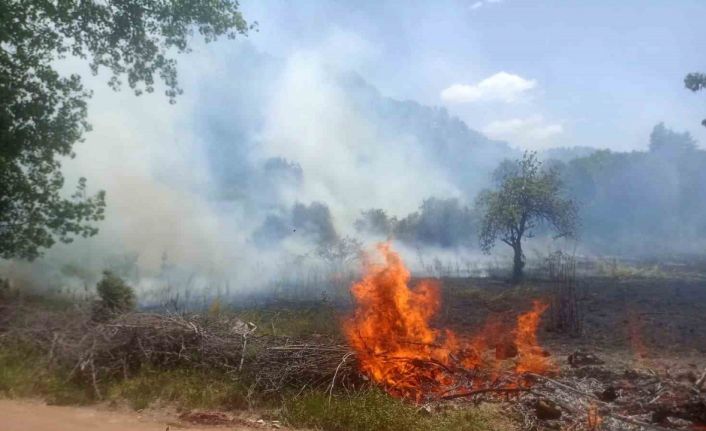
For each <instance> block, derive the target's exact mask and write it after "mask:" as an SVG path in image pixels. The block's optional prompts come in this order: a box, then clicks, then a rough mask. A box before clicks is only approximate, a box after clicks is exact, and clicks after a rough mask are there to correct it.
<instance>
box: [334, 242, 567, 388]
mask: <svg viewBox="0 0 706 431" xmlns="http://www.w3.org/2000/svg"><path fill="white" fill-rule="evenodd" d="M377 251H378V253H379V256H378V257H380V258H381V259H382V261H379V260H376V259H375V256H367V257H366V259H365V262H364V269H365V274H364V276H363V278H362V280H361V281H360V282H358V283H356V284H354V285H353V287H352V289H351V292H352V294H353V296H354V298H355V302H356V309H355V311H354V313H353V315H352V316H351V317H350V318H349V319H348V320H346V321H345V324H344V332H345V335H346V339H347V340H348V343H349V344H350V346H351V347H352V348H353V349H354V350H355V352H356V354H357V357H358V361H359V363H360V368H361V370H362V371H363V372H364V373H365V374H367V375H368V376H370V377H371V378H372V379H373V380H374V381H375V382H377V383H379V384H380V385H382V386H383V387H384V388H385V389H386V390H387V391H388V392H389V393H390V394H392V395H395V396H400V397H404V398H411V399H414V400H416V401H422V400H424V399H426V398H429V397H431V396H433V397H438V396H446V397H453V396H454V395H457V394H461V393H466V392H468V391H470V390H481V389H482V390H486V389H491V388H493V389H499V390H503V389H515V388H520V387H523V386H525V385H527V384H528V381H527V380H525V379H523V378H522V375H523V373H525V372H532V373H538V374H541V373H546V372H549V371H551V370H552V369H553V365H552V363H551V361H550V359H549V358H548V356H547V354H546V353H545V352H544V350H543V349H542V348H541V347H540V346H539V344H538V341H537V326H538V324H539V320H540V318H541V315H542V313H544V311H545V310H546V309H547V305H546V304H545V303H542V302H540V301H534V303H533V307H532V309H531V310H530V311H528V312H526V313H524V314H521V315H519V316H518V317H517V325H516V327H515V328H513V329H505V328H499V327H498V326H497V325H491V324H487V325H485V326H484V328H485V330H481V331H480V332H478V333H476V334H461V335H459V334H456V333H455V332H454V331H452V330H450V329H439V328H435V327H433V325H432V321H433V318H434V317H435V315H436V314H437V312H438V311H439V307H440V305H441V298H440V291H439V286H438V284H437V283H436V282H434V281H430V280H422V281H420V282H419V283H417V285H416V286H414V287H410V279H411V275H410V272H409V270H408V269H407V268H406V267H405V265H404V262H403V261H402V259H401V258H400V255H399V254H397V253H396V252H395V251H394V250H392V248H391V245H390V244H389V243H382V244H379V245H378V247H377ZM509 338H510V339H512V340H513V341H512V342H511V344H510V346H507V345H506V344H503V340H507V339H509ZM492 348H494V349H495V350H494V353H493V354H491V349H492ZM505 359H508V360H511V361H506V360H505ZM508 362H510V363H508ZM510 369H514V373H508V370H510Z"/></svg>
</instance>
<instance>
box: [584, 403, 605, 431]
mask: <svg viewBox="0 0 706 431" xmlns="http://www.w3.org/2000/svg"><path fill="white" fill-rule="evenodd" d="M602 423H603V418H602V417H601V415H600V413H599V412H598V407H597V406H596V405H595V404H591V405H590V406H589V407H588V414H587V415H586V428H587V429H588V430H589V431H598V430H599V429H601V424H602Z"/></svg>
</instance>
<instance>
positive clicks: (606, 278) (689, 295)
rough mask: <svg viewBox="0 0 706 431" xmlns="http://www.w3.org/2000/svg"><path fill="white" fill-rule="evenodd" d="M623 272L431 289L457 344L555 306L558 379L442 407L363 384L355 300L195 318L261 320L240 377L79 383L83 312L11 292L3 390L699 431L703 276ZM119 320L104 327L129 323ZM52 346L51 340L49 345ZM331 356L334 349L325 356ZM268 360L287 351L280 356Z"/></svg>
mask: <svg viewBox="0 0 706 431" xmlns="http://www.w3.org/2000/svg"><path fill="white" fill-rule="evenodd" d="M618 269H619V268H618V267H617V266H615V265H614V266H613V267H612V268H610V270H608V271H605V272H607V273H599V272H598V271H595V270H594V275H588V274H586V275H580V276H577V277H575V278H572V279H571V280H570V282H567V281H566V280H563V281H559V280H555V279H550V278H546V277H545V278H544V279H540V278H535V279H529V280H527V281H525V282H523V283H522V284H520V285H512V284H509V283H507V282H505V281H503V280H502V279H492V278H468V277H444V278H439V279H435V280H434V281H435V282H436V283H438V285H439V286H440V292H441V305H440V309H439V312H438V313H437V314H436V315H435V316H434V317H433V318H432V321H431V325H432V326H433V327H435V328H448V329H451V330H453V331H454V332H455V333H457V334H476V333H478V332H479V331H487V330H488V329H487V327H488V325H487V322H494V325H495V327H497V326H508V327H510V326H512V325H513V324H514V322H515V320H516V319H517V316H518V315H519V314H521V313H523V312H526V311H528V310H529V309H530V308H531V307H532V301H533V300H534V299H539V300H541V301H544V302H546V303H548V304H551V306H550V307H549V309H548V310H547V311H546V312H545V313H544V315H543V316H542V320H541V322H540V324H539V327H538V330H537V337H538V340H539V345H541V348H542V349H543V350H544V351H545V352H546V355H548V358H549V360H550V361H551V363H552V366H553V368H554V370H553V371H552V373H549V374H547V378H546V379H547V380H546V381H543V380H541V379H539V377H538V378H537V379H538V380H537V381H536V382H535V383H534V386H533V387H532V390H531V392H528V393H524V392H521V393H518V394H514V393H502V392H497V393H495V392H494V391H489V392H488V393H484V394H480V395H472V396H468V397H453V399H450V400H444V399H441V398H439V397H437V398H438V399H436V398H434V397H431V396H430V397H427V398H425V399H424V400H423V401H422V402H420V400H417V401H416V402H415V401H413V400H400V399H397V398H394V397H391V396H389V395H387V394H386V393H385V391H384V388H381V387H380V386H379V385H376V384H374V383H373V382H371V381H369V380H368V379H367V378H365V376H360V375H359V374H358V372H357V365H356V362H355V356H353V357H352V358H351V360H349V361H347V362H346V361H343V362H342V361H341V360H340V359H341V357H342V356H344V355H345V354H346V351H347V347H346V340H345V337H344V336H343V333H342V331H341V323H342V321H343V320H344V319H346V318H347V316H349V315H350V314H351V312H352V305H351V304H350V303H346V302H341V303H332V302H331V301H325V300H324V301H320V300H316V301H312V300H301V301H291V300H288V301H286V302H284V301H278V300H272V301H269V302H268V303H267V305H262V304H261V305H259V306H258V307H257V308H252V307H249V306H244V305H243V304H241V303H238V302H235V301H234V302H233V303H231V302H229V301H227V300H225V299H220V300H218V301H217V302H213V303H212V304H210V305H209V307H207V308H206V309H204V310H200V311H199V310H196V315H198V316H200V317H199V318H196V317H192V319H196V320H192V321H193V322H198V324H199V325H201V326H200V328H203V331H213V332H212V334H216V335H217V334H219V332H218V329H217V327H218V325H217V324H216V323H213V322H224V321H227V322H234V321H238V322H249V323H245V324H246V325H249V326H248V328H251V329H248V331H250V330H252V335H251V338H250V340H251V341H250V343H251V344H250V346H249V347H243V348H244V350H243V351H245V352H246V353H245V354H243V356H245V359H244V361H243V363H240V364H238V362H239V358H240V355H241V353H240V350H238V349H240V348H241V347H240V346H241V345H242V343H243V341H242V339H241V337H240V336H238V337H235V341H234V342H233V345H232V346H231V345H230V344H227V345H226V344H224V346H230V347H224V348H225V349H226V350H227V349H229V348H231V347H232V348H233V349H235V350H238V352H235V353H233V358H232V361H231V362H228V361H230V359H227V358H226V359H224V360H223V361H222V363H224V364H225V363H229V364H230V365H229V366H224V367H219V366H201V365H203V364H207V363H208V362H207V359H206V358H203V357H198V361H199V362H198V364H199V366H189V365H188V363H187V362H183V361H182V362H180V361H178V360H175V361H171V360H170V361H165V360H163V359H160V361H162V362H159V361H152V362H150V361H148V360H141V361H142V362H140V364H139V365H138V366H136V367H133V366H132V365H131V366H130V367H129V370H128V369H127V368H126V369H125V371H124V372H123V371H121V372H119V373H106V374H105V375H103V374H101V373H100V372H98V373H97V375H98V378H97V379H96V373H95V372H94V374H93V378H92V379H91V378H90V374H91V373H90V372H89V373H88V374H85V373H83V374H82V371H77V370H76V369H72V367H71V363H70V362H62V360H61V358H60V356H61V354H62V353H61V347H60V346H61V343H60V342H57V340H58V339H59V338H58V337H59V336H58V335H57V334H59V333H60V332H61V331H62V327H67V324H66V322H68V321H74V322H75V321H76V319H80V317H77V316H80V315H82V313H83V311H81V310H82V308H81V307H82V306H81V305H76V304H71V303H69V302H67V301H65V300H62V298H60V297H57V298H47V297H46V296H45V297H41V298H39V297H33V296H31V295H27V294H25V293H20V292H16V291H6V292H4V294H3V302H2V314H0V315H1V316H4V317H2V318H0V328H2V337H1V338H0V345H1V347H0V394H2V395H3V396H5V397H10V398H27V397H35V398H36V397H39V398H42V399H44V400H46V401H47V402H49V403H52V404H95V403H99V404H101V405H106V404H108V405H110V406H113V407H116V406H126V407H127V408H129V409H134V410H139V411H165V409H166V410H169V411H172V410H174V409H175V410H174V416H175V419H174V420H175V421H176V422H175V423H181V424H184V423H201V424H203V423H206V424H221V425H228V426H232V425H234V424H237V423H246V424H251V425H252V424H255V425H257V424H258V423H257V422H256V421H257V420H260V423H259V425H261V426H264V427H275V428H278V427H282V426H285V427H291V428H309V429H321V430H397V429H405V428H406V429H411V430H416V429H419V430H436V429H438V430H441V429H444V430H509V429H517V430H521V429H559V428H561V429H575V430H580V429H593V430H597V429H694V428H689V427H692V426H696V425H694V424H699V423H700V422H699V421H700V420H702V418H703V423H706V417H705V416H706V408H704V405H703V402H701V404H700V405H699V403H698V401H695V400H699V399H700V400H703V397H704V395H703V392H701V393H697V394H694V393H693V391H694V390H696V391H697V392H698V390H699V387H700V386H701V385H702V384H703V380H704V378H703V373H704V370H706V287H704V278H702V276H701V275H700V273H699V271H698V268H696V269H693V270H692V269H690V270H688V271H687V270H685V269H684V267H679V269H678V271H675V270H670V269H669V268H655V267H653V266H649V267H647V269H645V267H642V268H640V267H623V268H622V269H620V270H618ZM415 282H416V281H415V280H413V281H412V283H411V284H412V285H414V284H415ZM567 283H570V284H571V286H572V289H573V293H572V295H573V296H572V298H573V299H572V301H573V302H572V303H573V307H575V324H576V325H577V326H576V328H573V330H569V329H568V328H566V327H564V328H562V327H561V325H559V324H558V323H559V322H558V321H557V317H556V316H557V310H556V308H557V307H566V304H564V305H558V303H557V302H556V301H555V298H556V297H557V295H561V294H562V293H561V292H563V290H562V289H565V288H566V286H567ZM553 301H554V302H553ZM246 305H247V304H246ZM86 306H87V305H86V304H84V305H83V307H84V308H85V307H86ZM137 315H140V313H137ZM20 317H21V318H20ZM140 318H142V317H140ZM67 319H68V320H67ZM199 319H201V320H199ZM52 320H54V321H55V324H56V326H52V323H50V322H52ZM37 322H40V324H39V325H37ZM111 322H112V323H111ZM111 322H108V324H107V325H111V324H112V325H120V324H125V322H126V321H125V320H123V321H120V320H115V321H111ZM121 322H122V323H121ZM209 322H211V323H209ZM68 326H70V325H68ZM28 328H34V329H31V330H32V331H35V332H34V334H35V335H34V336H32V337H27V336H24V337H23V336H19V337H18V336H17V334H27V332H23V331H27V330H28ZM46 328H53V329H50V330H49V329H46ZM255 328H256V329H255ZM484 328H485V329H484ZM47 331H49V332H47ZM37 334H43V335H41V336H40V335H37ZM48 334H51V335H48ZM214 336H215V335H214ZM42 337H45V340H46V341H44V342H39V341H38V340H40V339H41V338H42ZM52 337H53V338H52ZM29 338H34V339H29ZM242 338H245V337H244V336H243V337H242ZM52 340H53V341H52ZM493 342H495V341H493ZM66 343H67V344H66V345H67V346H68V345H69V344H70V343H69V342H68V341H67V342H66ZM507 343H508V340H507V339H505V338H502V337H499V338H498V339H497V343H496V344H495V345H490V346H488V348H489V349H491V350H493V349H494V351H495V353H496V354H497V352H498V351H502V350H503V349H504V348H505V347H506V344H507ZM234 346H235V347H234ZM296 346H299V347H296ZM301 346H308V347H306V348H301ZM285 347H286V348H285ZM67 349H68V348H67ZM269 349H275V350H269ZM278 349H279V350H278ZM307 349H308V350H307ZM326 349H329V350H330V351H331V352H333V353H330V354H329V353H326V354H323V353H321V352H322V351H324V350H326ZM336 349H339V350H336ZM329 350H326V351H329ZM272 351H277V352H280V351H284V352H285V353H282V355H284V356H273V354H272V353H271V352H272ZM290 351H291V353H286V352H290ZM202 352H204V350H202ZM265 352H270V353H265ZM577 352H578V353H577ZM67 354H68V353H67ZM111 354H116V355H117V354H118V353H117V352H113V353H111ZM205 354H206V353H204V355H205ZM286 355H290V356H286ZM325 355H329V356H325ZM195 357H196V356H194V357H193V358H195ZM510 357H512V354H511V355H510ZM570 357H571V358H572V359H571V361H570V360H569V358H570ZM193 358H192V359H190V360H192V361H196V359H193ZM510 360H511V359H510ZM264 361H270V362H268V363H267V364H265V362H264ZM344 362H345V364H344ZM570 362H571V363H570ZM220 363H221V362H213V363H211V364H220ZM86 364H88V362H86ZM91 364H93V362H91ZM96 364H98V362H97V359H96ZM160 364H168V365H164V366H162V365H160ZM263 364H264V365H263ZM281 364H287V366H281ZM291 364H295V365H291ZM307 364H310V365H307ZM342 365H343V366H342ZM76 366H79V365H76ZM91 366H93V365H91ZM81 367H83V366H81ZM228 367H230V368H228ZM258 367H259V368H258ZM272 367H274V368H276V370H277V371H276V372H277V373H281V375H282V379H281V382H280V384H279V385H272V384H263V376H265V377H267V378H268V379H272V374H273V373H274V371H272ZM278 367H279V368H278ZM297 367H299V368H297ZM264 368H267V370H265V371H263V369H264ZM308 368H312V369H313V370H312V369H308ZM339 368H340V369H339ZM268 373H269V374H268ZM287 373H290V374H293V375H294V376H292V375H289V374H287ZM332 373H333V382H334V383H333V384H331V381H332V380H331V375H332ZM336 373H338V374H336ZM304 375H306V376H308V377H305V376H304ZM86 376H89V378H86ZM278 376H279V375H278ZM312 376H313V377H312ZM278 378H279V377H278ZM554 384H557V385H558V384H562V385H565V386H568V387H569V388H570V389H573V390H574V391H575V392H576V393H572V391H571V390H565V389H566V388H561V387H558V386H552V385H554ZM611 388H612V389H611ZM610 390H612V391H615V392H616V396H615V397H614V399H610V400H607V399H606V398H605V397H603V396H602V395H603V394H604V393H605V392H606V391H610ZM562 391H563V392H562ZM582 394H583V395H582ZM584 395H585V396H584ZM586 396H587V397H588V398H586ZM699 397H700V398H699ZM542 402H547V403H549V404H550V407H551V408H552V409H558V410H559V411H561V412H562V414H561V417H551V414H550V415H549V416H547V417H542V415H543V414H545V413H546V412H545V411H544V410H542V409H541V408H538V407H537V405H538V403H539V404H541V403H542ZM572 406H573V407H572ZM594 407H595V412H594V413H591V412H592V410H591V408H594ZM170 409H171V410H170ZM552 411H553V410H551V409H550V413H551V412H552ZM591 414H595V417H594V419H592V418H591ZM545 416H546V415H545ZM595 421H598V422H597V423H596V422H595ZM557 427H558V428H557ZM649 427H652V428H649ZM660 427H661V428H660Z"/></svg>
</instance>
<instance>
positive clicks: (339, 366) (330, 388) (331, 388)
mask: <svg viewBox="0 0 706 431" xmlns="http://www.w3.org/2000/svg"><path fill="white" fill-rule="evenodd" d="M353 354H354V353H353V352H348V353H346V354H345V355H343V359H341V363H340V364H338V366H337V367H336V371H335V372H334V373H333V378H332V379H331V386H330V387H329V390H328V403H329V404H331V397H332V396H333V386H334V384H335V383H336V376H337V375H338V370H340V369H341V366H342V365H343V364H344V363H345V362H346V360H347V359H348V358H350V357H351V355H353Z"/></svg>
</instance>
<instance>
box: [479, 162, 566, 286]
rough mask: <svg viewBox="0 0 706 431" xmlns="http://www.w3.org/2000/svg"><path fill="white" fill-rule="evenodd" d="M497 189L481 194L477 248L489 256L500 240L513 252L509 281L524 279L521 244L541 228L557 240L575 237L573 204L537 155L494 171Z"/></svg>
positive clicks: (556, 174)
mask: <svg viewBox="0 0 706 431" xmlns="http://www.w3.org/2000/svg"><path fill="white" fill-rule="evenodd" d="M495 177H496V179H497V181H498V186H497V187H496V188H495V189H494V190H484V191H483V192H481V194H480V196H479V197H478V201H477V206H478V207H479V210H480V213H481V214H482V217H483V218H482V222H481V230H480V246H481V248H482V249H483V251H484V252H486V253H490V250H491V249H492V248H493V247H494V246H495V242H496V241H497V240H498V239H499V240H500V241H502V242H504V243H505V244H507V245H509V246H510V247H512V250H513V252H514V261H513V270H512V278H513V280H514V281H519V280H520V279H522V276H523V268H524V266H525V257H524V254H523V252H522V240H523V239H524V238H528V237H532V236H533V234H534V229H535V228H537V227H538V226H540V225H542V224H544V225H546V226H548V227H549V228H550V229H551V230H553V231H554V232H555V233H556V237H557V238H558V237H563V236H569V237H570V236H574V235H575V233H576V224H577V208H576V204H575V203H574V202H573V201H572V200H570V199H566V198H564V197H563V185H562V182H561V179H560V178H559V173H558V172H557V171H556V170H554V169H542V162H540V161H539V160H538V159H537V155H536V153H532V152H527V153H525V154H524V156H523V158H522V159H521V160H518V161H517V163H512V162H505V163H503V164H502V165H500V167H499V168H498V169H497V170H496V172H495Z"/></svg>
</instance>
